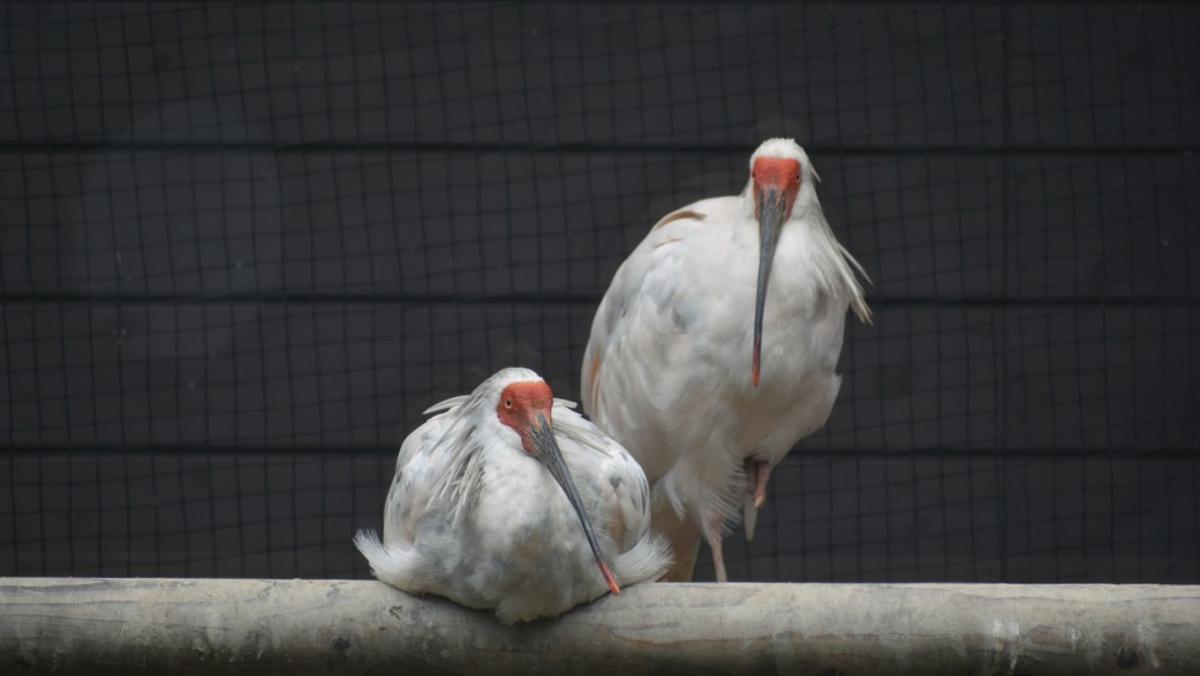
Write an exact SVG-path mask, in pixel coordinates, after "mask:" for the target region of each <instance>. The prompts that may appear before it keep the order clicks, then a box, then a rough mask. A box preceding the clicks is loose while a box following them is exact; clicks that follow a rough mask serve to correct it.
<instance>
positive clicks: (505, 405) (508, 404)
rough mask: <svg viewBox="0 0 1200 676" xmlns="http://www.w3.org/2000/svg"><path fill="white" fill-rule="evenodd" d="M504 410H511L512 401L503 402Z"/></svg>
mask: <svg viewBox="0 0 1200 676" xmlns="http://www.w3.org/2000/svg"><path fill="white" fill-rule="evenodd" d="M504 408H512V399H505V400H504Z"/></svg>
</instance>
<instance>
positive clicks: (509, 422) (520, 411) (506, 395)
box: [496, 374, 621, 594]
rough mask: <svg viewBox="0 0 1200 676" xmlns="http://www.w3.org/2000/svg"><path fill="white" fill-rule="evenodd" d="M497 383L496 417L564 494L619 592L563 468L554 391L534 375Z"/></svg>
mask: <svg viewBox="0 0 1200 676" xmlns="http://www.w3.org/2000/svg"><path fill="white" fill-rule="evenodd" d="M531 375H532V374H531ZM501 384H502V385H503V387H502V389H500V391H499V396H498V397H497V401H496V417H497V418H499V420H500V423H501V424H503V425H505V426H506V427H508V428H510V429H512V431H514V432H516V433H517V436H518V437H520V440H521V449H522V450H523V451H524V452H525V453H526V454H528V455H530V456H532V457H533V458H535V459H537V460H538V461H539V462H541V463H542V465H543V466H544V467H545V468H546V471H548V472H550V475H551V476H552V477H554V480H555V481H557V482H558V485H559V487H561V488H562V491H563V493H565V494H566V496H567V501H568V502H570V503H571V507H572V508H573V509H574V510H575V515H576V516H577V517H578V518H579V523H580V525H582V526H583V534H584V537H586V538H587V541H588V545H590V546H591V548H592V555H593V556H595V557H596V565H598V566H599V567H600V574H601V575H603V576H604V581H605V582H607V583H608V588H609V589H610V590H611V591H612V593H614V594H620V593H621V587H620V585H618V584H617V580H616V578H615V577H614V576H613V574H612V570H611V569H610V568H609V566H608V563H607V562H605V560H604V555H603V554H602V553H601V551H600V543H599V541H598V540H597V539H596V533H595V530H594V529H593V528H592V523H591V520H589V519H588V515H587V512H586V511H585V510H584V508H583V500H582V499H581V498H580V497H579V490H578V489H577V488H576V487H575V481H574V479H573V478H572V477H571V471H570V470H569V469H567V464H566V462H565V461H564V460H563V456H562V451H561V450H560V449H559V447H558V440H557V439H556V438H555V434H554V422H553V415H552V414H553V410H554V394H553V392H551V391H550V386H549V385H547V384H546V381H544V380H542V379H541V378H536V376H535V378H534V379H518V380H512V381H511V382H508V383H501Z"/></svg>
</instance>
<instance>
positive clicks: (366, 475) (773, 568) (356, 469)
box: [0, 449, 1200, 583]
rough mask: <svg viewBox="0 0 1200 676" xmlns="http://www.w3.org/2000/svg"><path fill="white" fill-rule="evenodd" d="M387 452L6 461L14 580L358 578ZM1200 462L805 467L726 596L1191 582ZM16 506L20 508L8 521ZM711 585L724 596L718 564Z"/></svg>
mask: <svg viewBox="0 0 1200 676" xmlns="http://www.w3.org/2000/svg"><path fill="white" fill-rule="evenodd" d="M392 462H393V456H392V454H390V453H382V454H381V453H353V452H347V451H344V450H340V449H328V450H327V451H325V452H296V453H286V454H273V455H263V454H244V453H240V454H239V453H226V452H214V453H211V454H206V455H201V454H179V453H176V452H172V451H171V450H169V449H164V450H163V451H161V452H153V453H137V454H129V455H121V454H111V453H91V452H82V453H71V454H62V453H47V454H42V455H40V456H36V455H26V454H20V455H16V456H10V457H9V458H8V459H7V462H0V483H3V484H7V485H9V486H13V487H14V488H15V490H16V492H15V493H14V495H15V501H13V502H10V501H7V500H6V501H2V502H0V554H2V555H0V571H2V572H3V574H5V575H13V574H24V575H186V576H206V577H207V576H215V577H293V576H300V577H365V576H366V575H367V574H368V572H367V569H366V566H365V565H364V563H363V561H362V560H361V557H359V556H358V554H357V552H355V551H354V549H353V547H352V545H351V544H350V537H351V535H352V533H353V532H354V530H355V529H356V528H361V527H372V528H378V527H379V525H380V522H381V515H382V508H383V506H382V505H383V497H384V495H385V492H386V489H387V483H388V481H389V480H390V476H391V463H392ZM1198 480H1200V463H1197V459H1196V458H1195V457H1192V458H1190V459H1188V458H1177V459H1154V460H1147V459H1141V460H1133V459H1108V458H1103V457H1101V458H1093V459H1080V458H1074V457H1070V456H1060V457H1056V458H1041V459H1031V458H1026V457H1021V456H1003V455H997V456H994V457H981V458H920V459H912V458H899V459H898V458H887V457H881V456H878V455H871V454H851V453H837V452H835V453H828V454H825V453H813V454H809V455H803V456H801V455H793V456H792V457H791V458H789V459H788V460H787V461H786V462H785V463H784V464H783V465H781V466H780V467H779V468H778V470H777V472H776V474H775V477H774V479H773V482H772V484H771V496H770V498H769V500H768V503H767V506H766V507H765V508H764V511H763V513H762V515H761V516H760V519H759V525H758V532H757V536H756V538H755V540H754V542H753V543H750V544H747V543H745V542H744V540H743V538H742V537H741V534H740V533H739V532H735V533H733V534H731V535H730V536H729V538H728V540H727V545H726V547H727V553H726V555H727V557H728V561H729V567H730V573H731V576H732V577H733V579H753V580H792V581H803V580H808V581H824V580H829V581H853V580H887V581H903V580H918V581H931V580H956V581H995V580H1004V581H1011V582H1080V581H1090V582H1097V581H1106V582H1113V581H1120V582H1180V583H1185V582H1190V583H1195V582H1196V579H1197V577H1196V576H1197V570H1198V569H1197V567H1196V561H1197V557H1198V556H1200V521H1198V514H1200V512H1198V511H1197V508H1196V507H1197V505H1196V500H1197V498H1196V493H1195V486H1196V483H1197V481H1198ZM14 504H15V509H14V507H13V505H14ZM698 575H699V576H700V578H701V579H711V566H710V564H709V560H708V556H707V554H702V555H701V557H700V561H699V567H698Z"/></svg>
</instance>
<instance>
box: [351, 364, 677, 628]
mask: <svg viewBox="0 0 1200 676" xmlns="http://www.w3.org/2000/svg"><path fill="white" fill-rule="evenodd" d="M540 380H541V378H540V377H539V376H538V375H537V374H536V373H534V372H533V371H530V370H528V369H504V370H502V371H500V372H498V373H496V374H495V375H494V376H492V377H491V378H488V379H487V380H485V381H484V382H483V383H482V384H480V385H479V387H477V388H476V389H475V391H474V392H472V393H471V394H470V395H466V396H461V397H453V398H450V399H447V400H445V401H443V402H441V403H440V404H437V405H436V406H433V407H431V408H430V409H429V411H430V412H437V413H438V415H435V416H433V417H432V418H430V419H429V420H427V421H426V422H425V424H423V425H421V426H420V427H418V428H417V429H416V430H414V431H413V432H412V434H410V435H409V436H408V438H407V439H405V441H404V444H403V445H402V446H401V448H400V452H399V454H398V456H397V460H396V474H395V477H394V479H393V482H392V486H391V488H390V490H389V492H388V497H387V502H386V506H385V509H384V537H383V540H382V541H380V539H379V537H378V536H377V535H375V533H373V532H371V531H360V532H359V533H358V534H357V535H356V536H355V538H354V544H355V545H356V546H357V547H358V549H359V551H361V552H362V553H363V556H365V557H366V559H367V561H368V562H369V563H370V565H371V570H372V572H373V573H374V574H375V576H376V577H378V578H379V579H380V580H382V581H384V582H386V583H388V584H390V585H392V586H395V587H398V588H400V589H403V590H405V591H408V592H412V593H430V594H437V595H440V596H445V597H447V598H450V599H452V600H454V601H456V602H458V603H461V604H463V605H466V606H470V607H474V608H494V609H495V610H496V615H497V616H498V617H499V618H500V619H501V620H502V621H504V622H516V621H526V620H531V619H535V618H538V617H546V616H553V615H557V614H560V613H562V612H565V611H566V610H568V609H570V608H571V607H572V606H575V605H577V604H579V603H584V602H586V601H590V600H592V599H594V598H597V597H599V596H601V595H603V594H604V593H605V592H606V591H607V590H608V587H607V585H606V583H605V581H604V579H603V577H602V576H601V574H600V571H599V569H598V567H597V565H596V562H595V559H594V557H593V555H592V551H591V549H590V547H589V546H588V544H587V542H586V540H585V538H584V535H583V529H582V527H581V526H580V524H579V519H578V517H577V516H576V513H575V511H574V510H573V509H572V508H571V506H570V503H569V502H568V500H567V498H566V496H565V494H564V493H563V491H562V489H561V488H560V487H559V485H558V484H557V483H556V482H555V480H554V479H553V478H552V477H551V476H550V474H549V472H548V471H547V470H546V469H545V467H544V466H543V465H542V464H541V463H540V462H539V461H537V460H536V459H534V458H532V457H530V456H529V455H528V454H527V453H526V452H525V450H524V449H523V448H522V446H521V442H520V437H519V436H518V435H517V433H516V432H515V431H514V430H512V429H511V428H509V427H507V426H505V425H504V424H502V423H501V422H500V421H499V418H498V416H497V413H496V411H497V407H498V405H499V398H500V394H501V392H502V391H503V390H504V388H505V387H506V386H508V385H509V384H512V383H516V382H527V381H540ZM573 406H574V402H570V401H567V400H559V399H556V400H555V401H554V405H553V409H552V414H551V417H552V418H553V421H552V424H553V426H554V429H555V436H556V438H557V440H558V444H559V447H560V449H561V450H562V454H563V459H564V461H565V462H566V464H567V467H568V469H569V471H570V472H571V474H572V476H573V477H574V482H575V484H576V487H577V489H578V492H579V494H580V497H581V499H582V502H583V506H584V510H585V511H586V512H587V514H588V517H589V520H590V521H591V522H592V524H593V526H594V528H595V530H596V532H597V537H598V540H599V541H600V545H601V550H602V551H603V553H604V556H605V558H606V559H607V560H608V562H609V564H610V566H611V567H612V569H613V574H614V575H615V576H616V577H617V579H618V580H619V581H620V582H621V583H622V584H636V583H638V582H643V581H646V580H652V579H654V578H656V577H657V576H658V575H660V574H661V573H662V572H663V571H664V570H665V569H666V567H667V566H668V565H669V564H670V554H669V552H668V551H665V550H666V548H665V547H664V545H663V543H662V541H661V540H660V539H659V538H655V537H653V536H652V535H651V534H650V533H649V519H650V517H649V497H648V496H649V485H648V483H647V482H646V477H645V475H644V474H643V473H642V471H641V469H640V468H639V467H638V464H637V462H636V461H634V460H633V458H632V457H630V456H629V454H628V453H627V452H626V451H625V449H623V448H621V446H620V445H619V444H617V443H616V442H615V441H613V440H612V439H611V438H609V437H607V436H606V435H604V434H603V433H601V432H600V431H599V430H598V429H597V428H596V427H595V425H593V424H592V423H591V422H589V421H587V420H585V419H584V418H583V417H582V416H580V415H579V414H578V413H575V412H574V411H573V410H571V409H572V407H573Z"/></svg>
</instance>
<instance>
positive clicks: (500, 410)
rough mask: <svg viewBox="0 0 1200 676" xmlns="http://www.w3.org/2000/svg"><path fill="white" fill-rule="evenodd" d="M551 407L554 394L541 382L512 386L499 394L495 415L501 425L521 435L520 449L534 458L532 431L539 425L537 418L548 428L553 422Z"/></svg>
mask: <svg viewBox="0 0 1200 676" xmlns="http://www.w3.org/2000/svg"><path fill="white" fill-rule="evenodd" d="M553 408H554V393H553V392H551V391H550V386H549V385H547V384H546V383H545V382H544V381H541V380H537V381H532V382H523V383H513V384H511V385H509V386H508V387H505V388H504V391H503V392H501V393H500V403H499V404H497V405H496V415H497V416H499V417H500V422H502V423H504V424H505V425H508V426H509V427H511V428H513V430H514V431H515V432H516V433H517V434H519V435H520V436H521V446H523V447H524V448H525V452H526V453H528V454H530V455H537V448H536V447H535V446H534V445H533V430H534V428H536V427H537V426H538V418H539V416H540V417H542V418H544V419H545V422H546V424H547V425H549V424H550V423H551V422H553V419H552V418H551V415H550V411H551V410H552V409H553Z"/></svg>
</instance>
